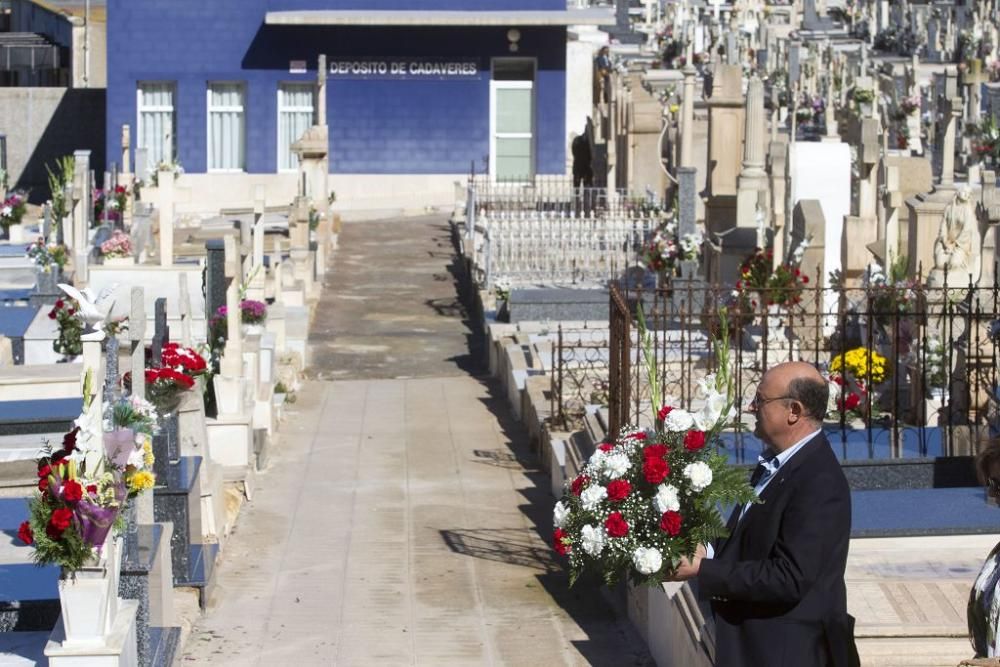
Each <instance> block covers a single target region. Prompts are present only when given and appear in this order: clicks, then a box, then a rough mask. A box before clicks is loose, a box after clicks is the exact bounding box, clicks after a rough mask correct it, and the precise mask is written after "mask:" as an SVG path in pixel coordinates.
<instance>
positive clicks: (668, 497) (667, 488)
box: [653, 484, 681, 514]
mask: <svg viewBox="0 0 1000 667" xmlns="http://www.w3.org/2000/svg"><path fill="white" fill-rule="evenodd" d="M653 504H654V505H655V506H656V511H657V512H659V513H660V514H663V513H664V512H676V511H677V510H679V509H680V508H681V501H680V494H679V493H678V491H677V487H676V486H673V485H671V484H660V486H659V488H658V489H657V490H656V495H655V496H654V497H653Z"/></svg>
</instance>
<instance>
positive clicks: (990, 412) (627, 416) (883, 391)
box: [553, 276, 1000, 459]
mask: <svg viewBox="0 0 1000 667" xmlns="http://www.w3.org/2000/svg"><path fill="white" fill-rule="evenodd" d="M818 278H819V276H815V277H812V279H811V280H810V282H809V284H808V285H800V286H798V287H796V288H794V290H793V291H790V290H789V289H780V290H768V289H764V290H754V291H743V292H738V291H736V290H734V289H733V288H732V287H729V286H705V285H704V284H699V283H695V282H684V283H681V282H679V281H675V283H674V285H673V286H671V287H665V288H660V289H645V290H643V289H625V290H621V291H619V290H618V289H617V288H616V287H613V288H612V289H611V296H610V304H611V306H610V311H609V318H610V326H609V330H608V333H607V344H608V345H609V349H608V350H607V353H606V354H600V353H598V352H596V351H594V350H591V351H588V352H587V353H586V354H584V353H582V352H581V351H580V350H579V349H578V348H579V347H580V344H579V341H578V340H576V339H570V338H567V337H565V336H564V337H560V340H559V341H558V342H557V344H556V346H555V348H554V351H553V357H554V359H553V365H554V376H555V377H557V378H558V380H557V386H554V388H553V400H554V401H557V402H558V403H559V405H558V406H557V407H555V408H554V409H553V414H554V415H555V417H556V418H557V419H562V420H563V422H564V423H571V422H572V421H573V419H574V418H575V417H577V416H579V414H580V413H581V411H582V408H581V406H583V405H586V404H592V401H590V399H593V398H598V396H591V395H583V394H584V393H586V392H585V391H583V389H586V388H587V387H592V386H595V383H598V382H601V381H603V382H606V387H607V400H606V403H605V405H606V406H607V409H608V416H607V420H608V426H609V431H610V432H612V433H613V432H616V431H617V429H618V428H620V426H621V425H623V424H627V423H633V424H651V423H652V421H653V415H654V411H655V409H656V408H657V407H658V406H653V405H652V402H651V398H650V383H649V382H648V379H647V377H646V373H647V370H646V365H645V364H644V360H645V355H648V356H649V359H650V360H651V364H652V366H653V367H655V368H656V372H657V375H658V381H659V384H660V386H661V387H663V388H664V392H665V394H666V396H668V397H669V399H670V401H671V402H672V403H673V404H675V405H679V406H682V407H685V408H697V407H698V405H699V404H698V400H699V396H700V394H699V390H698V382H699V380H701V379H702V378H704V377H705V375H706V374H708V373H711V372H713V371H715V370H716V364H717V359H718V354H717V352H718V345H720V344H722V340H721V338H720V336H721V334H722V331H723V329H726V330H727V334H726V335H727V341H726V343H725V344H726V345H727V346H728V348H729V370H730V372H731V373H732V376H733V380H734V383H735V391H736V396H737V402H738V405H739V406H740V407H741V408H742V407H745V406H747V404H748V403H749V402H750V400H751V398H752V397H753V395H754V392H755V391H756V385H757V383H758V382H759V381H760V379H761V377H762V376H763V373H764V372H765V371H766V370H767V369H768V368H770V367H772V366H773V365H775V364H777V363H781V362H783V361H789V360H801V361H806V362H809V363H811V364H813V365H815V366H816V367H817V368H818V369H819V370H820V371H821V372H822V373H824V375H827V376H829V377H837V376H839V377H840V378H841V381H842V382H845V384H846V387H847V388H846V389H845V390H843V393H842V394H841V404H840V405H839V406H835V405H831V408H832V409H831V412H830V413H829V414H828V419H827V422H826V424H825V427H824V429H825V430H826V432H827V436H828V438H829V439H830V441H831V442H832V443H833V444H834V445H835V446H837V447H838V448H839V449H840V450H841V452H842V455H843V457H844V458H869V459H875V458H900V457H907V456H919V457H933V456H947V455H955V454H971V453H974V452H975V451H976V450H977V449H978V447H979V446H980V445H981V444H982V443H983V442H984V441H985V440H986V439H987V438H988V437H991V436H996V435H997V434H998V430H1000V410H998V372H997V368H998V362H1000V355H998V346H997V342H998V340H1000V321H998V314H997V313H998V306H1000V285H998V283H997V281H995V280H994V281H993V282H992V284H990V285H988V286H979V287H975V286H972V285H970V286H968V287H965V288H961V289H946V288H927V287H921V286H920V285H919V283H918V282H917V281H913V282H905V283H903V282H900V283H897V284H895V285H886V284H880V285H871V286H867V287H858V288H847V289H845V288H831V287H820V286H819V284H820V282H821V281H820V280H818ZM640 309H641V310H642V312H643V314H644V317H645V323H646V327H647V337H646V343H647V345H646V346H645V348H644V346H643V344H642V340H641V339H640V336H639V334H638V333H637V328H638V322H637V314H638V312H639V310H640ZM723 325H725V326H723ZM596 346H597V343H596V342H595V341H594V340H591V341H590V347H591V348H594V347H596ZM862 348H863V349H865V350H869V351H873V352H875V353H877V354H878V355H880V356H881V357H882V358H884V359H885V367H886V372H885V377H884V378H881V377H878V375H879V372H878V368H876V367H875V365H873V364H871V363H870V362H869V363H867V364H865V365H864V366H865V367H864V368H863V369H862V371H861V372H860V373H857V374H848V373H844V372H841V373H835V372H834V371H836V370H837V366H838V364H839V365H841V366H843V365H844V362H845V360H846V359H847V358H848V357H845V355H846V353H848V352H850V351H852V350H858V349H862ZM857 354H858V353H856V352H855V353H853V355H857ZM853 355H852V357H851V358H855V357H854V356H853ZM838 357H840V361H839V362H838V361H836V360H837V358H838ZM582 359H586V360H587V362H586V363H581V360H582ZM602 364H603V365H602ZM855 375H856V377H855ZM581 378H585V379H581ZM845 380H846V381H845ZM575 387H580V388H581V391H580V392H577V393H574V388H575ZM851 394H855V395H857V396H858V398H857V399H856V402H854V403H852V400H855V399H851V398H850V395H851ZM845 403H846V404H845ZM746 419H747V420H748V421H749V419H750V418H749V417H746ZM747 433H748V428H743V429H740V428H737V429H736V430H735V431H734V433H733V434H731V437H730V440H731V441H732V442H735V443H740V442H743V441H744V440H745V439H746V436H747Z"/></svg>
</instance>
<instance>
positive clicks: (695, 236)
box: [639, 209, 705, 277]
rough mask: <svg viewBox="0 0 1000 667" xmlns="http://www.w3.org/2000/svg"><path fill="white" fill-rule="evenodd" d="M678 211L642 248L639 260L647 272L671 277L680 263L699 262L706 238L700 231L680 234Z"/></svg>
mask: <svg viewBox="0 0 1000 667" xmlns="http://www.w3.org/2000/svg"><path fill="white" fill-rule="evenodd" d="M675 211H676V209H675V210H674V211H671V213H670V214H668V217H667V218H666V219H665V220H664V221H663V222H662V223H661V224H660V226H659V227H657V228H656V230H655V231H654V232H653V233H652V235H650V237H649V238H648V239H647V240H646V242H645V243H644V244H643V246H642V250H641V252H640V255H639V260H640V261H641V262H642V264H643V265H644V266H645V267H646V269H647V270H649V271H652V272H654V273H658V274H660V275H661V276H664V277H669V276H672V275H673V274H674V273H675V270H676V268H677V263H678V262H680V261H685V260H691V261H698V259H699V258H700V257H701V246H702V244H703V243H704V240H705V239H704V237H703V236H702V233H701V231H700V230H696V231H695V232H693V233H688V234H683V235H681V234H679V233H678V225H677V214H676V212H675Z"/></svg>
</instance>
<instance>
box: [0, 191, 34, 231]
mask: <svg viewBox="0 0 1000 667" xmlns="http://www.w3.org/2000/svg"><path fill="white" fill-rule="evenodd" d="M27 208H28V199H27V198H26V197H25V196H24V195H23V194H21V193H20V192H12V193H10V194H9V195H7V198H6V199H4V200H3V205H0V227H3V228H4V229H7V228H8V227H10V226H11V225H19V224H21V219H22V218H23V217H24V213H25V211H26V210H27Z"/></svg>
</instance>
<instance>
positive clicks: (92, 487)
mask: <svg viewBox="0 0 1000 667" xmlns="http://www.w3.org/2000/svg"><path fill="white" fill-rule="evenodd" d="M87 493H90V494H95V493H97V485H96V484H88V485H87Z"/></svg>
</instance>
